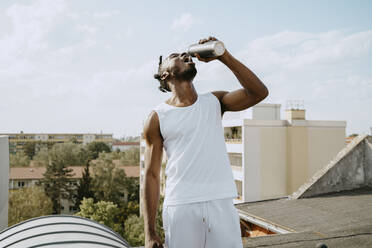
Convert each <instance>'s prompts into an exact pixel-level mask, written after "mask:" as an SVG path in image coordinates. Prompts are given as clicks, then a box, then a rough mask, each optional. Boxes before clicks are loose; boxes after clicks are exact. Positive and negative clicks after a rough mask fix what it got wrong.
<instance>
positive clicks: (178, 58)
mask: <svg viewBox="0 0 372 248" xmlns="http://www.w3.org/2000/svg"><path fill="white" fill-rule="evenodd" d="M162 64H163V68H164V69H166V70H167V71H168V72H170V74H171V75H172V76H173V77H174V78H176V79H178V80H192V79H193V78H194V77H195V75H196V72H197V71H196V68H195V63H194V62H193V61H192V59H191V56H190V55H188V54H187V53H172V54H171V55H169V56H168V57H167V58H166V59H165V60H164V61H163V63H162Z"/></svg>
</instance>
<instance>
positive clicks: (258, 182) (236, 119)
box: [223, 103, 346, 203]
mask: <svg viewBox="0 0 372 248" xmlns="http://www.w3.org/2000/svg"><path fill="white" fill-rule="evenodd" d="M247 112H248V111H242V112H235V113H233V114H232V115H230V116H229V117H228V116H224V119H223V126H224V129H225V137H226V147H227V152H228V155H229V158H230V162H231V166H232V169H233V174H234V178H235V182H236V185H237V188H238V192H239V198H238V199H235V202H236V203H239V202H249V201H258V200H266V199H272V198H278V197H283V196H286V195H289V194H292V193H293V192H294V191H295V190H297V189H298V187H299V186H301V185H302V184H303V183H304V182H305V181H307V180H308V179H309V178H310V177H311V176H312V175H313V174H314V173H315V172H316V171H318V170H319V169H321V168H322V167H323V166H325V165H326V164H327V163H328V162H329V161H330V160H331V159H332V158H333V157H334V156H335V155H336V154H337V153H338V152H339V151H340V150H341V149H342V148H344V147H345V145H346V143H345V127H346V122H345V121H323V120H306V118H305V109H303V107H302V108H301V107H289V108H288V109H286V111H285V113H286V118H285V119H284V120H281V119H280V104H264V103H261V104H258V105H256V106H254V107H253V108H252V119H249V118H248V114H247ZM225 117H226V118H225Z"/></svg>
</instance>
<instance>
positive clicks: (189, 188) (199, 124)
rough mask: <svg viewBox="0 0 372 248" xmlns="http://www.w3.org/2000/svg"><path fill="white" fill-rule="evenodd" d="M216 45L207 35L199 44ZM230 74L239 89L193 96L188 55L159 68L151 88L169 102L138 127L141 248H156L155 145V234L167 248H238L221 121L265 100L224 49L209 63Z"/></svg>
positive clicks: (171, 58)
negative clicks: (160, 231) (159, 225)
mask: <svg viewBox="0 0 372 248" xmlns="http://www.w3.org/2000/svg"><path fill="white" fill-rule="evenodd" d="M211 40H216V38H214V37H209V38H208V39H203V40H200V41H199V43H200V44H203V43H205V42H208V41H211ZM197 58H198V59H199V60H200V61H203V62H209V61H212V60H219V61H221V62H222V63H223V64H225V65H226V66H227V67H228V68H229V69H230V70H231V71H232V72H233V73H234V74H235V76H236V78H237V79H238V81H239V83H240V84H241V86H242V88H241V89H238V90H235V91H232V92H227V91H213V92H208V93H204V94H198V93H197V92H196V91H195V88H194V86H193V79H194V77H195V75H196V73H197V71H196V68H195V64H194V63H193V61H192V59H191V57H190V56H189V55H188V54H186V53H182V54H178V53H173V54H171V55H170V56H169V57H167V58H166V59H165V60H164V61H162V60H161V57H160V62H159V69H158V74H155V76H154V77H155V78H156V79H158V80H159V82H160V87H159V89H160V90H161V91H163V92H167V91H170V92H172V96H171V97H170V98H169V99H168V100H167V101H166V102H164V103H161V104H159V105H158V106H156V108H155V109H154V110H153V111H152V112H151V113H150V115H149V117H148V119H147V121H146V123H145V125H144V131H143V133H144V137H145V140H146V148H145V180H144V220H145V240H146V242H145V243H146V244H145V247H146V248H153V247H163V246H162V242H161V240H160V238H159V237H158V236H157V234H156V231H155V218H156V211H157V207H158V201H159V187H160V175H159V174H160V167H161V160H162V151H163V147H164V148H165V151H166V153H167V157H168V163H167V166H166V169H165V173H166V175H167V181H166V188H165V198H164V205H163V212H162V217H163V228H164V234H165V246H166V247H169V248H183V247H185V248H186V247H187V248H199V247H209V248H218V247H223V248H230V247H232V248H235V247H242V241H241V237H240V224H239V216H238V213H237V210H236V208H235V206H234V204H233V199H234V198H235V197H237V191H236V185H235V183H234V179H233V175H232V170H231V167H230V163H229V159H228V156H227V151H226V146H225V141H224V132H223V127H222V122H221V120H222V116H223V114H224V112H226V111H241V110H244V109H247V108H249V107H251V106H253V105H255V104H257V103H258V102H260V101H262V100H263V99H265V98H266V97H267V95H268V90H267V88H266V87H265V85H264V84H263V83H262V82H261V81H260V79H259V78H258V77H257V76H256V75H254V73H253V72H251V71H250V70H249V69H248V68H247V67H246V66H244V65H243V64H242V63H240V62H239V61H238V60H237V59H235V58H234V57H233V56H232V55H231V54H230V53H229V52H228V51H227V50H226V51H225V52H224V54H223V55H221V56H219V57H215V58H208V59H207V58H201V57H200V56H199V55H197Z"/></svg>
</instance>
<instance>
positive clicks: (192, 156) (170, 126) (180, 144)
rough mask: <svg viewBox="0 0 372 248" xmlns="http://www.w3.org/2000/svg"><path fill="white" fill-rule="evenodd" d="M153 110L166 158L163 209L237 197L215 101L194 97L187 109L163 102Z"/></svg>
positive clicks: (218, 105) (218, 104) (210, 97)
mask: <svg viewBox="0 0 372 248" xmlns="http://www.w3.org/2000/svg"><path fill="white" fill-rule="evenodd" d="M154 110H155V111H156V112H157V114H158V117H159V122H160V131H161V134H162V136H163V139H164V142H163V146H164V148H165V151H166V154H167V158H168V162H167V165H166V168H165V175H166V178H167V179H166V183H165V196H164V205H177V204H185V203H191V202H200V201H208V200H214V199H222V198H229V197H232V198H234V197H237V196H238V194H237V190H236V185H235V183H234V178H233V174H232V169H231V166H230V162H229V158H228V155H227V151H226V144H225V139H224V131H223V127H222V120H221V106H220V102H219V100H218V99H217V97H216V96H215V95H213V94H212V93H211V92H208V93H204V94H198V98H197V100H196V102H195V103H194V104H192V105H190V106H186V107H175V106H172V105H169V104H167V103H165V102H163V103H161V104H159V105H158V106H156V107H155V109H154Z"/></svg>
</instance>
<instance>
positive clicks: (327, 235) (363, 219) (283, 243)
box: [235, 188, 372, 247]
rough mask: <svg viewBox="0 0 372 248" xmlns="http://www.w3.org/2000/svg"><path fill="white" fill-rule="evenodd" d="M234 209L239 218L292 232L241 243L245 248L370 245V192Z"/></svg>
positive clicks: (371, 205)
mask: <svg viewBox="0 0 372 248" xmlns="http://www.w3.org/2000/svg"><path fill="white" fill-rule="evenodd" d="M235 206H236V208H237V209H238V211H239V213H240V214H244V215H248V216H256V217H257V216H258V217H259V218H260V219H261V220H264V221H266V222H269V223H271V224H274V225H275V224H277V225H280V226H284V227H286V228H288V229H292V230H294V233H290V234H280V235H279V234H278V235H269V236H262V237H255V238H249V239H244V244H245V245H244V247H265V246H270V247H315V246H316V244H318V243H325V244H327V245H328V246H329V247H370V245H371V244H372V188H362V189H356V190H350V191H343V192H337V193H330V194H326V195H322V196H317V197H312V198H302V199H294V200H290V199H288V198H284V199H276V200H269V201H261V202H250V203H241V204H236V205H235ZM351 244H352V245H351Z"/></svg>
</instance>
